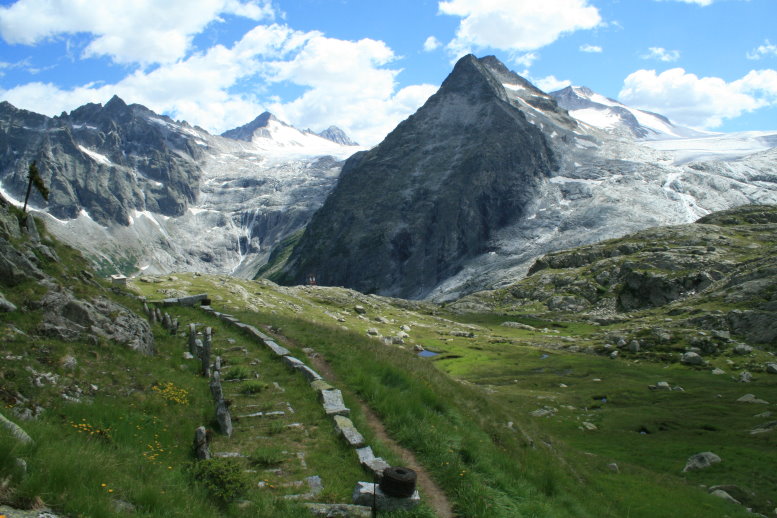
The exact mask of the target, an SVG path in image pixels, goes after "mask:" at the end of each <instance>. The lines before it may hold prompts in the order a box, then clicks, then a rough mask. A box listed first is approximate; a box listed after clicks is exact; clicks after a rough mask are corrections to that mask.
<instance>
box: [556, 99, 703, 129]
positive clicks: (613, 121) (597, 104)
mask: <svg viewBox="0 0 777 518" xmlns="http://www.w3.org/2000/svg"><path fill="white" fill-rule="evenodd" d="M550 96H551V97H553V98H554V99H555V100H556V102H558V104H559V106H561V107H562V108H564V109H565V110H568V111H569V114H570V115H571V116H572V117H574V118H575V119H577V120H579V121H581V122H584V123H586V124H589V125H591V126H593V127H595V128H599V129H601V130H604V131H607V132H608V133H613V134H615V135H621V136H629V137H634V138H638V139H667V138H688V137H702V136H706V135H711V133H708V132H703V131H698V130H694V129H691V128H684V127H681V126H677V125H676V124H674V123H672V121H670V120H669V119H668V118H666V117H664V116H663V115H659V114H657V113H652V112H647V111H644V110H637V109H634V108H630V107H628V106H626V105H625V104H622V103H619V102H618V101H616V100H614V99H610V98H608V97H604V96H603V95H599V94H597V93H596V92H594V91H592V90H591V89H589V88H586V87H584V86H568V87H566V88H563V89H561V90H556V91H555V92H551V93H550Z"/></svg>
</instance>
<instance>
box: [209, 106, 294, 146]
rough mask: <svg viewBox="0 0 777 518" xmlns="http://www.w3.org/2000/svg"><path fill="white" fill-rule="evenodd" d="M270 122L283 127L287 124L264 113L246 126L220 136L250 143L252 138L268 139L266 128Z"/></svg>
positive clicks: (270, 114) (268, 113)
mask: <svg viewBox="0 0 777 518" xmlns="http://www.w3.org/2000/svg"><path fill="white" fill-rule="evenodd" d="M270 122H277V123H279V124H282V125H284V126H288V124H286V123H285V122H283V121H281V120H279V119H278V118H277V117H275V115H273V114H272V113H270V112H264V113H262V114H261V115H259V116H258V117H257V118H255V119H254V120H252V121H251V122H249V123H248V124H244V125H242V126H240V127H237V128H234V129H231V130H228V131H225V132H224V133H222V134H221V136H222V137H226V138H231V139H234V140H244V141H246V142H251V141H252V140H253V138H254V136H260V137H269V136H270V134H269V132H268V131H267V130H266V128H267V126H268V125H269V124H270Z"/></svg>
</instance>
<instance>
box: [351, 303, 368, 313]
mask: <svg viewBox="0 0 777 518" xmlns="http://www.w3.org/2000/svg"><path fill="white" fill-rule="evenodd" d="M353 310H354V311H355V312H356V313H357V314H359V315H364V314H365V313H367V310H366V309H364V306H358V305H357V306H354V307H353Z"/></svg>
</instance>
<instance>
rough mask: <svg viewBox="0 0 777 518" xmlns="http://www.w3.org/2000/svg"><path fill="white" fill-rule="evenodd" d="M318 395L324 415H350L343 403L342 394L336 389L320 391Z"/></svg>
mask: <svg viewBox="0 0 777 518" xmlns="http://www.w3.org/2000/svg"><path fill="white" fill-rule="evenodd" d="M318 394H319V399H320V400H321V404H322V405H323V407H324V412H326V415H340V416H347V415H349V414H350V413H351V411H350V410H349V409H348V407H346V406H345V403H344V402H343V393H342V392H340V391H339V390H338V389H332V390H322V391H321V392H319V393H318Z"/></svg>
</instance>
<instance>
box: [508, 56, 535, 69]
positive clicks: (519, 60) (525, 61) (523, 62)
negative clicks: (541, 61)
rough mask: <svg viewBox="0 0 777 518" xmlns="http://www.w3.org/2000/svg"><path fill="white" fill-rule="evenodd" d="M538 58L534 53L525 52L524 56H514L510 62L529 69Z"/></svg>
mask: <svg viewBox="0 0 777 518" xmlns="http://www.w3.org/2000/svg"><path fill="white" fill-rule="evenodd" d="M538 57H539V56H538V55H537V53H535V52H527V53H526V54H521V55H519V56H515V57H514V58H513V59H512V62H513V63H515V64H516V65H520V66H523V67H527V68H528V67H531V66H532V63H534V62H535V61H536V60H537V58H538Z"/></svg>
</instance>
